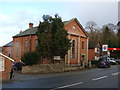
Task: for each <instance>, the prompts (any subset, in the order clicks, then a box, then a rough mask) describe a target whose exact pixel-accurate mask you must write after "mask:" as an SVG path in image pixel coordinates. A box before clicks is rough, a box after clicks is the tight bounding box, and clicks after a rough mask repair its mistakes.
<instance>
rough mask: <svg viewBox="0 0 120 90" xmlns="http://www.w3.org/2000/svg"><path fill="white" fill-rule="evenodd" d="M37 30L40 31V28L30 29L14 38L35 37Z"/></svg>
mask: <svg viewBox="0 0 120 90" xmlns="http://www.w3.org/2000/svg"><path fill="white" fill-rule="evenodd" d="M37 30H38V26H37V27H33V28H29V29H27V30H25V31H23V32H21V33H19V34H17V35H15V36H13V38H14V37H21V36H28V35H35V34H36V32H37Z"/></svg>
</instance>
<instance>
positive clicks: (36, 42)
mask: <svg viewBox="0 0 120 90" xmlns="http://www.w3.org/2000/svg"><path fill="white" fill-rule="evenodd" d="M37 46H38V40H37V39H36V40H35V47H37Z"/></svg>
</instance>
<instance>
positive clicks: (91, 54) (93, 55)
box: [88, 40, 102, 61]
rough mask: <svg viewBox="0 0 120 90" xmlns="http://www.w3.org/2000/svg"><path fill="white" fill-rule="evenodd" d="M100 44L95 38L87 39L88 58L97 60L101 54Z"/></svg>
mask: <svg viewBox="0 0 120 90" xmlns="http://www.w3.org/2000/svg"><path fill="white" fill-rule="evenodd" d="M101 47H102V46H101V44H100V42H97V41H95V40H89V47H88V60H90V61H91V60H98V59H99V57H100V55H101Z"/></svg>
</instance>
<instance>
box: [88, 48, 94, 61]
mask: <svg viewBox="0 0 120 90" xmlns="http://www.w3.org/2000/svg"><path fill="white" fill-rule="evenodd" d="M94 59H95V49H88V60H94Z"/></svg>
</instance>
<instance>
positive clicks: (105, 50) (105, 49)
mask: <svg viewBox="0 0 120 90" xmlns="http://www.w3.org/2000/svg"><path fill="white" fill-rule="evenodd" d="M102 53H104V54H105V55H104V56H105V57H107V60H108V45H102Z"/></svg>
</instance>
